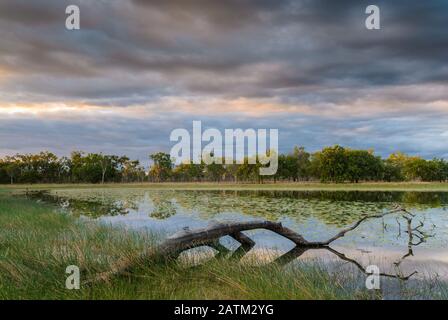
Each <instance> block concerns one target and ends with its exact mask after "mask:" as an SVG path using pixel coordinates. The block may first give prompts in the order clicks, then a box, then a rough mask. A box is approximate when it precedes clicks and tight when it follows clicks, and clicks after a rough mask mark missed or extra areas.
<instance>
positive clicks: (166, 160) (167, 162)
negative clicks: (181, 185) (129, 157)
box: [149, 152, 173, 182]
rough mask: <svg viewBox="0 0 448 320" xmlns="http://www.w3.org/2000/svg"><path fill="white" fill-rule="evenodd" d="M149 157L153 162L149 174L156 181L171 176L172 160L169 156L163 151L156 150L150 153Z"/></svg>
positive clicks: (164, 179)
mask: <svg viewBox="0 0 448 320" xmlns="http://www.w3.org/2000/svg"><path fill="white" fill-rule="evenodd" d="M150 159H151V160H152V161H153V162H154V164H153V166H152V167H151V169H150V171H149V174H150V176H151V177H153V178H154V179H155V181H157V182H161V181H166V180H167V179H168V178H169V177H171V174H172V169H173V161H172V160H171V156H170V155H169V154H167V153H164V152H157V153H153V154H152V155H150Z"/></svg>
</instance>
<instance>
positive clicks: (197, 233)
mask: <svg viewBox="0 0 448 320" xmlns="http://www.w3.org/2000/svg"><path fill="white" fill-rule="evenodd" d="M398 212H402V213H408V212H407V211H406V210H405V209H403V208H401V207H399V206H397V207H396V208H394V209H393V210H390V211H387V212H384V213H381V214H377V215H371V216H364V217H363V218H361V219H360V220H358V221H357V222H356V223H354V224H353V225H352V226H351V227H348V228H346V229H343V230H341V231H340V232H339V233H338V234H336V235H335V236H334V237H332V238H330V239H328V240H326V241H318V242H312V241H307V240H306V239H305V238H304V237H303V236H301V235H300V234H298V233H296V232H295V231H293V230H291V229H289V228H287V227H284V226H283V225H282V224H281V223H279V222H272V221H249V222H228V223H219V222H217V223H214V224H211V225H210V226H208V227H206V228H201V229H196V230H190V229H188V228H185V229H184V230H182V231H179V232H177V233H175V234H173V235H172V236H170V237H168V238H167V239H166V240H165V241H164V242H163V243H162V244H161V245H160V246H159V247H158V248H156V249H154V248H150V249H148V250H147V251H145V252H143V253H142V254H141V256H140V257H139V258H138V260H139V261H151V260H152V259H156V258H162V259H167V260H169V259H175V258H177V257H178V256H179V254H180V253H182V252H183V251H185V250H188V249H191V248H195V247H199V246H210V247H212V248H217V247H218V246H220V244H219V239H220V238H221V237H223V236H230V237H232V238H234V239H235V240H236V241H238V242H240V243H241V245H242V247H245V248H252V247H253V246H254V245H255V242H254V241H253V240H252V239H251V238H249V237H248V236H247V235H245V234H244V233H243V231H248V230H255V229H266V230H270V231H272V232H275V233H277V234H279V235H281V236H283V237H285V238H286V239H289V240H290V241H292V242H293V243H294V244H295V245H296V248H297V249H295V250H294V251H291V254H289V255H288V257H289V256H290V258H291V259H292V257H294V255H295V256H297V253H298V252H299V253H303V252H305V251H306V250H308V249H313V248H314V249H316V248H329V245H330V244H331V243H332V242H333V241H335V240H337V239H339V238H342V237H343V236H344V235H345V234H346V233H347V232H349V231H351V230H354V229H355V228H357V227H358V226H359V225H360V224H361V223H362V222H363V221H365V220H367V219H372V218H382V217H384V216H385V215H388V214H392V213H398ZM288 257H284V258H283V259H282V261H283V262H284V261H288V260H289V259H288ZM130 267H132V262H131V261H127V260H122V261H120V262H118V263H117V264H116V265H115V266H114V267H113V268H112V270H110V271H109V272H106V273H103V274H100V275H98V276H97V279H96V280H107V279H109V278H110V277H111V276H113V275H117V274H122V273H125V272H126V271H127V270H128V269H129V268H130ZM93 281H95V280H93Z"/></svg>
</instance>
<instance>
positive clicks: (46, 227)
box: [0, 194, 448, 299]
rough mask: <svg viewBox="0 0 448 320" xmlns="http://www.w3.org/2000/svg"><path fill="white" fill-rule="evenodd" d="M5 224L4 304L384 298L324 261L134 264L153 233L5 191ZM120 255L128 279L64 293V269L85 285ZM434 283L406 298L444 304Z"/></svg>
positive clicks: (442, 291) (0, 269)
mask: <svg viewBox="0 0 448 320" xmlns="http://www.w3.org/2000/svg"><path fill="white" fill-rule="evenodd" d="M0 227H1V231H0V299H372V298H373V299H376V298H381V297H382V295H381V293H379V292H372V291H368V290H366V289H365V288H364V287H363V285H362V284H363V278H360V275H359V274H356V273H353V274H340V273H339V274H332V273H329V272H327V270H325V267H323V266H322V265H320V264H319V263H298V264H294V265H293V266H290V267H289V268H282V267H280V266H278V265H261V264H260V263H257V262H255V261H252V262H251V263H238V262H236V261H232V260H223V259H215V258H212V259H210V260H208V261H207V262H206V263H203V264H200V265H195V266H192V265H190V264H188V263H180V262H175V261H172V262H156V261H140V260H139V259H136V257H138V255H139V253H140V252H141V251H142V250H143V249H144V248H147V247H150V246H154V245H155V243H156V242H157V237H155V236H154V235H151V234H146V233H136V232H133V231H129V230H125V229H123V228H115V227H114V228H113V227H110V226H105V225H101V224H99V223H95V222H91V221H89V220H82V219H81V220H80V219H75V218H74V217H72V216H70V215H67V214H64V213H62V212H59V211H56V209H55V208H53V207H51V206H49V205H46V204H42V203H36V202H33V201H31V200H26V199H20V198H13V197H10V196H8V195H5V194H0ZM123 258H126V259H128V260H130V261H134V262H135V263H134V267H133V269H132V270H130V272H129V273H128V274H126V275H122V276H119V277H114V278H112V279H110V281H108V282H97V283H93V284H89V285H86V284H84V285H82V287H81V289H80V290H68V289H66V287H65V280H66V276H67V274H66V273H65V269H66V267H67V266H69V265H77V266H79V268H80V270H81V281H85V280H87V279H90V278H92V277H93V276H95V275H96V274H98V273H100V272H103V271H108V270H110V269H111V266H112V265H114V264H115V263H116V262H117V261H118V260H120V259H123ZM437 285H438V286H439V288H438V289H437V290H432V289H431V290H429V289H427V288H426V287H419V290H421V291H420V292H419V291H415V290H413V291H412V292H411V293H407V296H406V297H413V298H415V297H424V298H442V299H443V298H445V299H446V298H447V297H448V290H447V287H446V285H444V284H441V283H439V282H437ZM425 288H426V289H425ZM406 290H409V289H406ZM403 292H404V290H403ZM432 292H437V294H436V295H434V294H432ZM425 295H426V296H425Z"/></svg>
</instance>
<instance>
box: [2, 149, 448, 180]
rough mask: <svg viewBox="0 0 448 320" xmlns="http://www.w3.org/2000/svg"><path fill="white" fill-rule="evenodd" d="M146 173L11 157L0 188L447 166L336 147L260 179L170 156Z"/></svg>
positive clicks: (415, 171)
mask: <svg viewBox="0 0 448 320" xmlns="http://www.w3.org/2000/svg"><path fill="white" fill-rule="evenodd" d="M149 157H150V160H151V161H152V165H151V166H150V168H149V169H148V170H145V168H144V166H143V165H141V164H140V162H139V161H138V160H131V159H130V158H128V157H127V156H116V155H104V154H102V153H85V152H81V151H75V152H72V153H71V155H70V156H69V157H57V156H56V155H55V154H53V153H51V152H40V153H38V154H16V155H14V156H6V157H4V158H2V159H0V183H3V184H6V183H105V182H117V183H118V182H143V181H149V182H201V181H204V182H205V181H213V182H221V181H228V182H258V183H261V182H263V181H274V182H275V181H321V182H353V183H357V182H361V181H387V182H399V181H440V182H443V181H447V180H448V162H447V161H445V160H444V159H438V158H434V159H432V160H426V159H423V158H421V157H418V156H409V155H406V154H404V153H401V152H397V153H393V154H391V155H390V156H389V157H388V158H386V159H383V158H381V157H380V156H377V155H375V154H374V152H373V150H355V149H349V148H344V147H341V146H339V145H336V146H332V147H326V148H324V149H322V150H320V151H317V152H314V153H310V152H307V151H306V150H305V149H304V148H303V147H295V148H294V149H293V150H292V151H291V152H290V153H287V154H279V155H278V170H277V173H276V174H275V175H273V176H261V175H260V174H259V168H260V166H261V165H260V164H249V163H248V162H249V161H248V158H246V159H245V161H244V163H243V164H226V163H225V161H224V159H223V160H222V163H223V164H217V163H212V164H205V163H201V164H193V163H182V164H179V165H175V164H174V159H172V158H171V157H170V155H169V154H167V153H164V152H157V153H154V154H151V155H150V156H149Z"/></svg>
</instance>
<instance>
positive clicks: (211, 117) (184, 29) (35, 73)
mask: <svg viewBox="0 0 448 320" xmlns="http://www.w3.org/2000/svg"><path fill="white" fill-rule="evenodd" d="M71 4H75V5H78V6H79V8H80V17H81V29H80V30H73V31H69V30H67V29H66V28H65V20H66V17H67V15H66V14H65V8H66V7H67V6H68V5H71ZM370 4H375V5H377V6H378V7H379V8H380V10H381V11H380V13H381V15H380V17H381V29H380V30H367V29H366V27H365V19H366V18H367V15H366V14H365V9H366V7H367V6H368V5H370ZM447 14H448V2H447V1H445V0H440V1H431V0H427V1H421V0H407V1H399V0H387V1H377V0H370V1H363V0H347V1H334V0H296V1H287V0H276V1H271V0H258V1H255V0H246V1H237V0H228V1H213V0H170V1H165V0H146V1H144V0H69V1H66V0H33V1H29V0H1V1H0V157H1V156H4V155H6V154H15V153H28V152H38V151H42V150H49V151H52V152H54V153H56V154H58V155H68V154H69V153H70V151H72V150H84V151H87V152H103V153H112V154H118V155H122V154H126V155H128V156H130V157H132V158H134V159H139V160H142V161H147V159H148V155H149V154H150V153H152V152H157V151H165V152H169V150H170V148H171V146H172V145H173V144H174V143H173V142H170V140H169V136H170V132H171V131H172V130H173V129H176V128H186V129H189V130H191V128H192V121H193V120H201V121H202V126H203V127H204V128H218V129H220V130H224V129H225V128H230V129H232V128H235V129H236V128H242V129H247V128H254V129H257V128H267V129H270V128H273V129H278V130H279V146H280V151H281V152H288V151H289V150H291V149H292V148H293V146H294V145H300V146H305V147H306V149H307V150H309V151H316V150H318V149H321V148H322V147H325V146H330V145H334V144H340V145H343V146H346V147H351V148H362V149H369V148H373V149H374V150H375V152H376V153H377V154H378V155H382V156H388V155H389V154H390V153H392V152H395V151H398V150H400V151H403V152H406V153H409V154H413V155H421V156H423V157H425V158H432V157H446V158H448V148H447V145H448V144H447V140H448V86H447V84H448V63H447V62H448V29H447V28H448V15H447Z"/></svg>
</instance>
